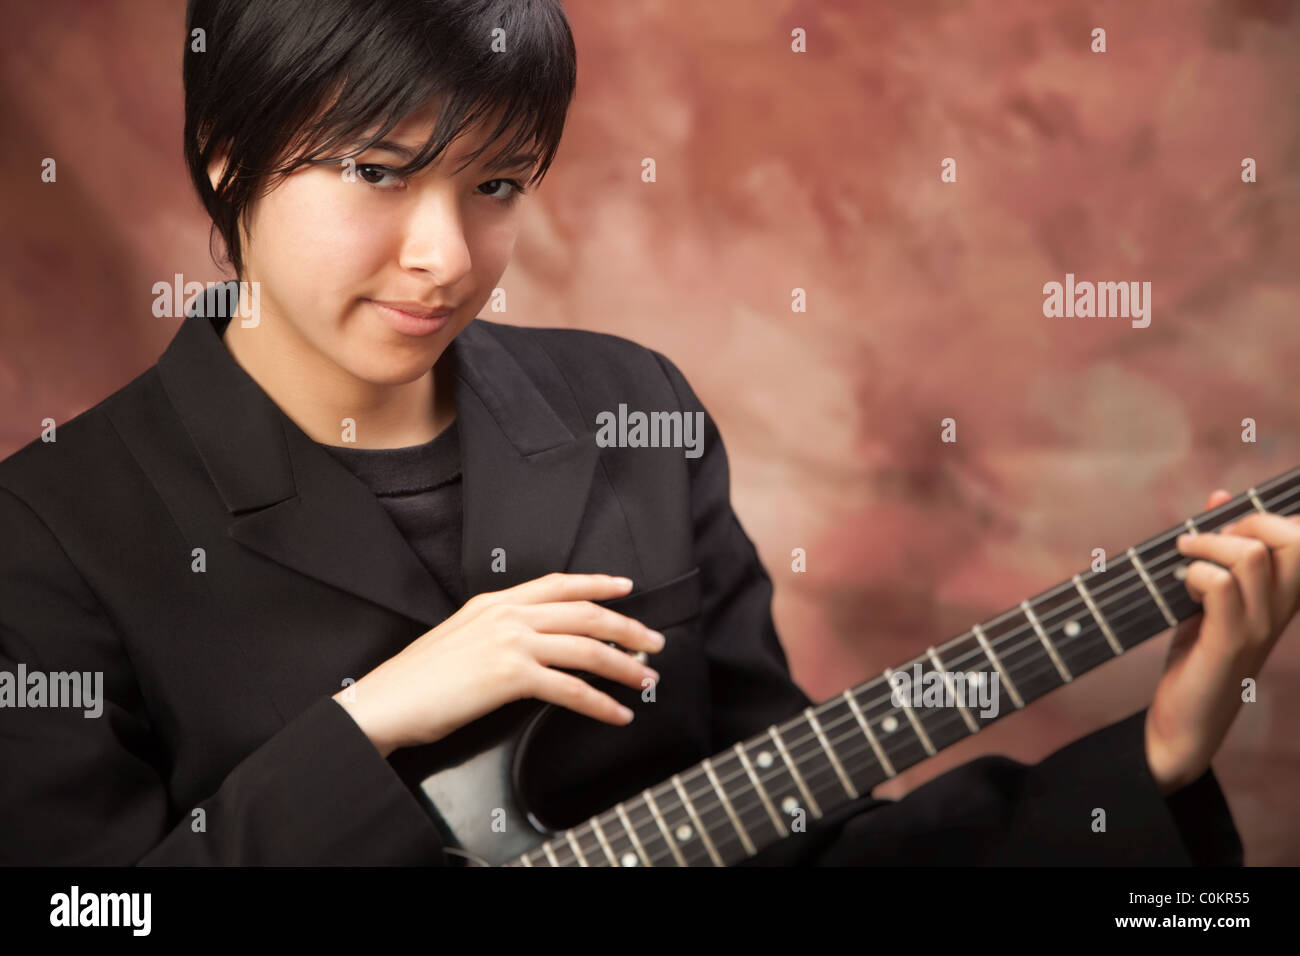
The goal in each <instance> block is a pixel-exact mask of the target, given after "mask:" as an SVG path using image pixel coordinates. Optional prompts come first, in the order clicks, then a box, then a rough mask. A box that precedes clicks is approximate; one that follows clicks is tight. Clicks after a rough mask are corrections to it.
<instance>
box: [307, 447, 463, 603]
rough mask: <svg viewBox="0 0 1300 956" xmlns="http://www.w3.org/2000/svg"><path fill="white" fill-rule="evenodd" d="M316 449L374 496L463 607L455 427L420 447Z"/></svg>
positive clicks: (431, 572) (436, 578)
mask: <svg viewBox="0 0 1300 956" xmlns="http://www.w3.org/2000/svg"><path fill="white" fill-rule="evenodd" d="M318 444H320V443H318ZM321 447H322V448H324V449H325V450H326V451H327V452H329V453H330V454H331V455H333V456H334V458H335V460H337V461H338V462H339V463H340V464H342V465H343V466H344V467H345V468H347V469H348V470H349V471H351V472H352V474H354V475H356V476H357V478H358V479H360V480H361V482H362V484H364V485H365V486H366V487H367V488H369V489H370V490H371V491H372V492H373V493H374V494H375V496H376V497H377V498H378V499H379V503H380V504H381V505H382V506H383V508H384V510H385V511H387V512H388V516H389V517H390V518H392V519H393V524H395V525H396V526H397V529H398V530H399V531H400V532H401V533H402V536H403V537H404V538H406V541H407V543H408V544H410V546H411V550H412V551H414V552H415V554H416V556H417V557H419V559H420V561H421V562H422V563H423V564H424V566H425V567H426V568H428V570H429V573H430V574H431V575H433V577H434V578H435V580H437V581H438V583H439V584H441V585H442V586H443V588H445V589H446V591H447V594H448V595H450V596H451V598H452V599H453V600H454V601H455V602H456V606H457V607H459V606H461V605H462V604H464V603H465V601H466V600H468V596H467V594H466V593H465V592H466V587H465V579H464V574H463V573H462V571H461V563H460V558H461V541H460V538H461V484H462V482H461V462H460V439H459V433H458V428H457V423H456V422H454V421H453V422H452V423H451V425H450V426H448V427H447V428H445V429H443V431H442V433H441V434H440V435H438V436H437V437H436V438H434V439H433V440H432V441H428V442H425V443H424V444H423V445H408V446H406V447H404V448H349V447H347V446H346V445H325V444H321Z"/></svg>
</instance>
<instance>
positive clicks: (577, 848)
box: [564, 830, 589, 866]
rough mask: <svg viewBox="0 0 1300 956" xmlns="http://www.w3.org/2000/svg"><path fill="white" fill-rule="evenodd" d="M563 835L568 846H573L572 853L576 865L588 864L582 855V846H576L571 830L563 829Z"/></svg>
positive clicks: (576, 842)
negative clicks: (575, 859)
mask: <svg viewBox="0 0 1300 956" xmlns="http://www.w3.org/2000/svg"><path fill="white" fill-rule="evenodd" d="M564 835H565V836H566V837H567V838H568V840H569V846H571V847H573V855H574V856H575V857H576V858H577V860H578V865H579V866H588V865H589V864H588V863H587V858H586V857H585V856H583V855H582V848H581V847H580V846H578V841H577V840H575V839H574V838H573V831H572V830H565V831H564Z"/></svg>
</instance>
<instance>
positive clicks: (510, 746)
mask: <svg viewBox="0 0 1300 956" xmlns="http://www.w3.org/2000/svg"><path fill="white" fill-rule="evenodd" d="M554 710H555V708H554V706H553V705H551V704H544V703H541V702H539V701H535V700H530V701H517V702H516V703H514V704H512V705H510V706H509V707H506V708H502V710H501V711H498V712H497V714H501V715H502V716H501V717H499V718H496V719H493V718H495V717H496V715H489V716H488V717H485V718H483V719H482V720H479V721H476V722H474V723H473V724H470V725H468V726H466V727H464V728H462V729H461V730H460V731H458V732H457V733H456V734H454V735H452V737H449V738H448V743H450V745H451V747H450V749H451V750H453V755H452V756H451V757H450V758H448V759H446V760H445V761H443V762H442V764H441V765H439V766H437V767H436V768H435V769H433V770H432V772H429V771H428V770H427V769H426V771H425V772H426V773H427V776H425V777H424V779H423V780H422V781H421V783H420V793H421V796H422V797H423V798H424V800H425V809H427V810H428V811H429V814H430V815H431V816H432V817H433V820H434V824H435V826H437V828H438V832H439V835H440V836H441V838H442V845H443V848H444V851H445V852H446V854H447V858H448V862H449V863H452V864H463V865H465V866H500V865H501V864H503V863H505V862H506V861H507V860H510V859H513V858H516V857H519V856H520V855H521V854H524V853H526V852H528V851H529V850H531V849H533V848H534V847H536V846H537V845H538V844H540V843H542V842H543V841H544V840H545V839H547V838H548V837H552V836H554V835H556V831H555V830H553V829H551V828H549V827H547V826H546V825H545V824H544V823H543V822H542V821H540V820H538V819H537V817H536V816H535V815H534V814H533V812H532V810H531V809H530V807H529V806H528V804H527V797H526V793H527V791H526V788H525V787H524V785H523V780H522V774H523V767H524V755H525V753H526V751H527V748H528V744H529V742H530V741H532V740H533V738H534V737H535V735H536V734H537V733H538V732H539V731H540V730H541V728H542V726H543V725H544V724H545V723H546V720H547V718H548V717H549V716H550V715H551V714H552V713H553V712H554ZM457 738H461V739H457Z"/></svg>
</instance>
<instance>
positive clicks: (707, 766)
mask: <svg viewBox="0 0 1300 956" xmlns="http://www.w3.org/2000/svg"><path fill="white" fill-rule="evenodd" d="M704 772H705V773H707V774H708V775H709V783H711V784H712V785H713V789H714V790H715V791H716V792H717V794H718V797H719V798H721V800H722V805H723V807H724V808H725V809H726V811H727V816H729V817H730V818H731V825H732V826H734V827H735V828H736V834H737V835H738V836H739V837H740V842H741V843H743V844H744V845H745V850H746V851H748V853H749V855H750V856H753V855H754V854H755V853H757V852H758V850H756V849H754V843H753V841H751V840H750V839H749V833H748V832H747V831H746V830H745V828H744V827H743V826H741V825H740V819H739V818H738V817H737V816H736V808H735V807H733V806H732V805H731V801H730V800H728V799H727V794H726V793H725V792H724V791H723V789H722V785H721V784H719V783H718V777H717V774H715V773H714V772H713V764H712V763H710V760H709V758H708V757H705V758H704Z"/></svg>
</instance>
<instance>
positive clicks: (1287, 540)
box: [1219, 511, 1300, 621]
mask: <svg viewBox="0 0 1300 956" xmlns="http://www.w3.org/2000/svg"><path fill="white" fill-rule="evenodd" d="M1297 518H1300V515H1291V516H1289V517H1284V516H1282V515H1277V514H1264V513H1260V512H1258V511H1255V512H1251V513H1250V514H1248V515H1246V516H1245V517H1244V518H1240V519H1238V520H1237V521H1234V522H1232V523H1230V524H1227V525H1224V526H1223V527H1222V528H1220V529H1219V531H1220V533H1221V534H1229V535H1240V536H1244V537H1249V538H1257V539H1259V540H1260V541H1262V542H1264V543H1265V544H1266V545H1268V546H1269V548H1270V549H1271V550H1272V557H1273V595H1274V598H1275V601H1274V606H1273V610H1274V620H1275V621H1281V620H1283V619H1285V618H1289V617H1290V616H1291V615H1292V614H1293V613H1295V610H1296V605H1297V604H1298V603H1300V522H1297V520H1296V519H1297Z"/></svg>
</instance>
